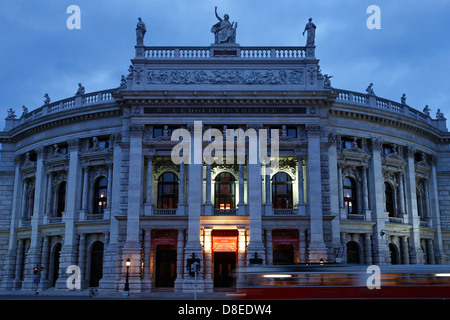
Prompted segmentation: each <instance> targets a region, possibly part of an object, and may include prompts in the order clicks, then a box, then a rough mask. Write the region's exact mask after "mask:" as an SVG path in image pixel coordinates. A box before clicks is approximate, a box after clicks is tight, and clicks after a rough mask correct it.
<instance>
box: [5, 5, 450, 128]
mask: <svg viewBox="0 0 450 320" xmlns="http://www.w3.org/2000/svg"><path fill="white" fill-rule="evenodd" d="M70 5H77V6H79V7H80V9H81V30H69V29H68V28H67V26H66V20H67V19H68V18H69V16H70V14H67V13H66V10H67V7H68V6H70ZM370 5H378V6H379V7H380V9H381V29H379V30H369V29H368V28H367V26H366V21H367V19H368V18H369V16H370V14H367V13H366V10H367V7H368V6H370ZM214 6H218V11H219V15H221V16H223V15H224V14H225V13H228V14H229V15H230V20H231V21H238V22H239V27H238V30H237V42H238V43H239V44H240V45H241V46H272V45H273V46H303V45H304V44H305V42H306V39H305V37H303V36H302V35H301V33H302V31H303V28H304V26H305V24H306V22H307V20H308V18H310V17H312V18H313V22H314V23H315V24H316V25H317V31H316V46H317V48H316V56H317V57H318V58H319V59H320V66H321V69H322V72H323V73H327V74H330V75H332V76H333V78H332V86H333V87H336V88H341V89H347V90H353V91H358V92H364V91H365V88H366V87H367V85H368V84H369V83H370V82H373V83H374V90H375V93H376V94H377V95H378V96H380V97H384V98H387V99H391V100H394V101H400V97H401V95H402V94H403V93H406V95H407V103H408V104H409V105H410V106H412V107H414V108H416V109H418V110H420V111H422V109H423V107H424V106H425V105H426V104H428V105H429V106H430V107H431V109H432V111H431V114H432V116H433V117H434V115H435V113H436V110H437V108H440V109H441V111H443V112H444V113H445V115H446V116H448V117H449V118H450V81H449V71H450V68H449V65H450V54H449V53H450V37H449V35H448V33H449V32H450V22H449V19H450V1H449V0H431V1H417V0H409V1H406V0H402V1H400V0H396V1H392V0H391V1H386V0H370V1H367V0H340V1H337V0H314V1H313V0H271V1H268V0H158V1H155V0H126V1H123V0H95V1H87V0H70V1H68V0H42V1H32V0H1V2H0V43H1V49H2V50H1V57H2V58H1V59H0V70H1V71H2V72H1V77H2V79H1V86H0V130H2V129H3V127H4V120H3V119H4V118H5V117H6V115H7V111H6V110H7V109H9V108H13V109H15V110H16V114H18V115H20V114H21V106H22V105H26V106H27V107H28V109H29V110H30V111H31V110H34V109H36V108H38V107H40V106H41V105H42V104H43V101H44V98H43V95H44V93H46V92H48V93H49V95H50V97H51V99H52V101H57V100H60V99H64V98H67V97H70V96H73V95H74V94H75V92H76V90H77V84H78V83H79V82H81V83H83V85H84V86H85V88H86V92H93V91H98V90H103V89H110V88H113V87H117V86H118V85H119V82H120V76H121V75H122V74H127V69H128V66H129V65H130V59H131V58H132V57H133V55H134V45H135V41H136V39H135V26H136V23H137V18H138V17H142V19H143V21H144V22H145V23H146V25H147V30H148V31H147V35H146V37H145V45H150V46H151V45H154V46H183V45H186V46H191V45H200V46H208V45H210V44H211V43H212V42H213V40H214V36H213V34H212V33H211V32H210V28H211V26H212V25H213V24H215V23H216V22H217V19H216V18H215V16H214Z"/></svg>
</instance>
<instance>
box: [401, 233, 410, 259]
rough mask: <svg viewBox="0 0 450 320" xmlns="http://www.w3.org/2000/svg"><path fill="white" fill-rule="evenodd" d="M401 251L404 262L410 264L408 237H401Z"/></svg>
mask: <svg viewBox="0 0 450 320" xmlns="http://www.w3.org/2000/svg"><path fill="white" fill-rule="evenodd" d="M400 241H401V251H402V263H403V264H409V249H408V237H406V236H403V237H400Z"/></svg>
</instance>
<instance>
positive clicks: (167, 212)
mask: <svg viewBox="0 0 450 320" xmlns="http://www.w3.org/2000/svg"><path fill="white" fill-rule="evenodd" d="M153 215H155V216H176V215H177V209H176V208H171V209H167V208H164V209H163V208H154V209H153Z"/></svg>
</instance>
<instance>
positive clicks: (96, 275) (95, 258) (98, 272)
mask: <svg viewBox="0 0 450 320" xmlns="http://www.w3.org/2000/svg"><path fill="white" fill-rule="evenodd" d="M102 277H103V242H101V241H96V242H95V243H94V244H93V245H92V250H91V270H90V279H89V286H90V287H98V284H99V282H100V279H101V278H102Z"/></svg>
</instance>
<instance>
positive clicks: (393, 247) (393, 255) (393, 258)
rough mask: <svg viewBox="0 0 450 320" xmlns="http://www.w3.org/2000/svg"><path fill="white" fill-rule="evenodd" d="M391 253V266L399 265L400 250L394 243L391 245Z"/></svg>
mask: <svg viewBox="0 0 450 320" xmlns="http://www.w3.org/2000/svg"><path fill="white" fill-rule="evenodd" d="M389 252H390V254H391V264H398V263H399V262H398V260H399V259H398V249H397V246H396V245H395V244H393V243H389Z"/></svg>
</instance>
